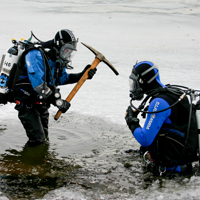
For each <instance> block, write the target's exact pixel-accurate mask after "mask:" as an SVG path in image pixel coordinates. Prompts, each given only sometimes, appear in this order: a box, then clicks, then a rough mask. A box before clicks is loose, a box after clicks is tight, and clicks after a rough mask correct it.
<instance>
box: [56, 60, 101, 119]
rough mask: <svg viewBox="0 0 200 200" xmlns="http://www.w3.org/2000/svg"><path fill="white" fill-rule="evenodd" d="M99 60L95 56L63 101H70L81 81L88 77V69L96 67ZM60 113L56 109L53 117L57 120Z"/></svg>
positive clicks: (81, 83)
mask: <svg viewBox="0 0 200 200" xmlns="http://www.w3.org/2000/svg"><path fill="white" fill-rule="evenodd" d="M100 62H101V61H100V60H99V59H98V58H95V59H94V61H93V63H92V64H91V67H90V68H88V69H87V70H86V72H85V73H84V74H83V76H82V77H81V79H80V80H79V81H78V82H77V84H76V85H75V86H74V88H73V89H72V91H71V92H70V94H69V95H68V97H67V98H66V99H65V101H68V102H70V101H71V100H72V98H73V97H74V96H75V94H76V93H77V92H78V90H79V89H80V87H81V86H82V85H83V83H84V82H85V81H86V80H87V79H88V71H90V69H94V68H96V67H97V65H98V64H99V63H100ZM61 114H62V111H61V110H58V112H57V113H56V115H55V117H54V119H55V120H58V118H59V117H60V115H61Z"/></svg>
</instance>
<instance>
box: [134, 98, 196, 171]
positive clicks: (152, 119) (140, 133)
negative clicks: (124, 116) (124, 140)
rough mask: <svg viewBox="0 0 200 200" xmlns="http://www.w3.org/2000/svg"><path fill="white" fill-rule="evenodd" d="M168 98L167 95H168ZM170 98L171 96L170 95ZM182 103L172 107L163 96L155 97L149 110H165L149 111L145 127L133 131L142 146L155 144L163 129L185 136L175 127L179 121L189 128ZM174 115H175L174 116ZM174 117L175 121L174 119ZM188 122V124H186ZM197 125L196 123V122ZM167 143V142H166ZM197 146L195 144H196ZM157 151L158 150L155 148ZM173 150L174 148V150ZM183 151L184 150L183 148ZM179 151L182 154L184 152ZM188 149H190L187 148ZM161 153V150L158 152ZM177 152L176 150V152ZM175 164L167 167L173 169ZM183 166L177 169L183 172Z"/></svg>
mask: <svg viewBox="0 0 200 200" xmlns="http://www.w3.org/2000/svg"><path fill="white" fill-rule="evenodd" d="M166 98H167V96H166ZM168 98H169V97H168ZM177 106H180V103H179V104H177V105H175V106H174V107H173V109H174V110H173V109H172V108H169V107H170V104H169V103H168V102H167V101H166V100H165V99H163V98H160V97H159V95H158V97H156V98H154V99H153V100H152V101H151V102H150V104H149V108H148V112H155V111H159V110H164V109H166V108H169V109H166V110H164V111H162V112H158V113H148V114H147V118H146V121H145V123H144V126H143V127H138V128H136V129H135V130H134V131H133V135H134V137H135V138H136V140H137V141H138V142H139V143H140V144H141V146H142V147H149V146H151V145H152V144H153V142H154V140H155V138H156V136H157V135H158V133H165V132H163V130H168V131H171V133H172V134H174V135H179V136H180V137H181V138H184V134H185V133H184V132H181V131H180V130H178V129H176V128H174V127H173V125H174V123H175V124H177V121H179V125H180V126H182V125H183V126H184V125H186V128H185V130H184V131H185V132H186V129H187V122H186V121H187V117H188V116H187V115H188V114H186V113H184V112H183V113H181V112H180V111H181V110H180V107H177ZM178 110H179V112H178ZM172 115H173V116H172ZM181 117H183V118H184V119H185V120H184V121H181V120H180V119H181ZM172 119H173V121H172ZM185 123H186V124H185ZM194 126H195V124H194ZM166 127H173V128H166ZM172 137H173V136H172ZM189 143H190V140H188V144H189ZM166 145H167V144H166ZM194 146H195V144H194ZM155 151H157V150H155ZM172 151H173V150H172ZM181 151H182V150H181ZM181 151H180V152H179V154H180V156H181V153H182V152H181ZM187 151H188V149H187ZM158 153H159V152H158ZM174 153H175V152H174ZM173 168H174V167H173V166H171V167H167V168H166V169H167V170H173ZM182 169H183V167H181V166H178V167H177V168H176V169H175V171H177V172H181V171H182Z"/></svg>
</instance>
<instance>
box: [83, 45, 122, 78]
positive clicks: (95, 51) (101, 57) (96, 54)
mask: <svg viewBox="0 0 200 200" xmlns="http://www.w3.org/2000/svg"><path fill="white" fill-rule="evenodd" d="M81 44H83V45H84V46H85V47H87V48H88V49H89V50H90V51H92V52H93V53H94V54H95V56H96V58H98V59H99V60H100V61H103V62H104V63H105V64H106V65H108V67H110V69H111V70H112V71H113V72H114V73H115V74H116V75H119V73H118V71H117V70H116V69H115V68H114V66H113V65H112V64H111V63H110V62H109V61H108V60H107V59H106V58H105V57H104V55H103V54H101V53H100V52H98V51H97V50H95V49H94V48H92V47H91V46H89V45H87V44H84V43H82V42H81Z"/></svg>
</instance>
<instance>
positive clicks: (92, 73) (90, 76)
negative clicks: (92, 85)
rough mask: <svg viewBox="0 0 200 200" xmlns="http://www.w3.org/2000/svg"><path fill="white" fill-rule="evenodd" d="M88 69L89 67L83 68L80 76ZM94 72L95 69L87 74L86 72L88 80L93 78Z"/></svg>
mask: <svg viewBox="0 0 200 200" xmlns="http://www.w3.org/2000/svg"><path fill="white" fill-rule="evenodd" d="M90 67H91V65H87V66H86V67H85V68H84V70H83V71H82V74H84V73H85V72H86V71H87V69H88V68H90ZM96 71H97V68H94V69H90V70H89V72H88V79H92V78H93V76H94V75H95V73H96Z"/></svg>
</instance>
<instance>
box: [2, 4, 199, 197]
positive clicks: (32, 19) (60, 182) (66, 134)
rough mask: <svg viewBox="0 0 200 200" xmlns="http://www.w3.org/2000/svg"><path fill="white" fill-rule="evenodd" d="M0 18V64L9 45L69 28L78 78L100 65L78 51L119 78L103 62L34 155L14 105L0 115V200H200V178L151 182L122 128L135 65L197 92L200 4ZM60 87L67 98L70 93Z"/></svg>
mask: <svg viewBox="0 0 200 200" xmlns="http://www.w3.org/2000/svg"><path fill="white" fill-rule="evenodd" d="M0 16H1V17H0V25H1V29H0V41H1V45H0V55H2V54H4V53H5V52H6V50H7V49H8V48H9V47H11V46H12V43H11V39H12V38H16V39H17V40H20V39H21V38H25V39H28V38H29V37H30V32H31V31H33V33H34V34H35V35H36V36H37V37H38V38H39V39H40V40H42V41H45V40H50V39H52V38H53V37H54V35H55V33H56V32H57V31H58V30H60V29H64V28H67V29H71V30H73V32H74V34H75V36H76V37H78V38H79V41H80V42H79V43H78V51H77V53H76V55H75V57H74V59H73V63H72V64H73V66H74V70H72V73H76V72H80V71H82V69H83V68H84V67H85V66H86V65H87V64H90V63H92V62H93V60H94V55H93V53H92V52H90V51H89V50H88V49H86V48H85V47H84V46H83V45H81V42H84V43H86V44H88V45H90V46H92V47H94V48H95V49H96V50H98V51H100V52H101V53H102V54H103V55H104V56H105V57H106V58H107V59H108V60H109V61H110V62H111V63H112V64H113V65H114V67H115V68H116V69H117V70H118V72H119V76H115V74H114V73H113V72H112V71H111V70H110V69H109V68H108V67H107V66H106V65H105V64H104V63H100V64H99V66H98V67H97V69H98V71H97V74H96V75H95V77H94V79H92V80H91V81H86V82H85V83H84V85H83V86H82V88H81V89H80V90H79V91H78V93H77V94H76V95H75V97H74V98H73V100H72V101H71V107H70V109H69V111H68V112H67V113H66V114H62V116H61V117H60V119H59V120H58V121H54V119H53V117H54V115H55V113H56V112H57V108H55V107H53V106H52V107H51V109H50V114H51V117H50V129H49V130H50V135H49V137H50V141H49V145H47V146H44V147H43V148H38V149H35V150H34V151H33V149H27V147H26V146H25V143H26V141H27V137H26V134H25V131H24V130H23V127H22V125H21V124H20V122H19V120H18V117H17V111H16V110H14V104H7V105H3V106H0V112H1V114H0V140H1V145H0V154H1V157H0V174H1V179H0V184H1V187H0V191H1V193H0V195H1V197H0V199H2V200H3V199H5V200H6V199H20V198H21V199H57V200H58V199H59V200H64V199H66V200H72V199H76V200H83V199H87V200H90V199H96V200H97V199H118V200H119V199H126V200H129V199H132V200H134V199H156V200H160V199H165V200H166V199H169V200H172V199H174V200H175V199H187V200H189V199H193V200H194V199H195V200H197V199H199V195H200V192H199V191H200V190H199V188H200V177H199V176H196V175H193V176H191V177H178V178H175V179H167V178H158V177H151V176H149V175H148V174H145V173H143V169H142V159H141V158H140V157H138V156H135V157H134V156H130V155H126V154H125V153H124V151H125V150H127V149H130V148H133V149H134V148H135V149H136V148H138V146H139V145H138V143H137V142H136V141H135V139H134V138H133V137H132V134H131V133H130V131H129V129H128V128H127V126H126V123H125V120H124V115H125V110H126V108H127V106H128V105H129V101H130V99H129V87H128V77H129V75H130V72H131V69H132V66H133V64H135V62H136V61H142V60H149V61H152V62H154V63H155V64H156V65H157V66H158V67H159V69H160V74H161V81H162V82H163V83H164V84H167V83H171V84H179V85H184V86H188V87H191V88H194V89H200V78H199V66H200V27H199V24H200V2H199V0H184V1H181V2H180V1H178V0H168V1H162V0H154V1H153V0H150V1H147V0H146V1H145V0H140V1H139V0H138V1H137V0H108V1H103V0H83V1H81V0H60V1H56V0H51V1H50V0H48V1H47V0H10V1H7V0H1V7H0ZM69 72H70V71H69ZM60 88H61V92H62V97H63V98H65V97H67V95H68V94H69V92H70V91H71V90H72V88H73V85H69V86H62V87H60ZM136 105H137V103H136ZM34 152H36V153H34ZM37 155H40V156H37ZM33 161H34V162H33ZM127 163H128V164H130V166H131V167H129V168H127V167H125V166H126V165H125V164H127Z"/></svg>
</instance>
